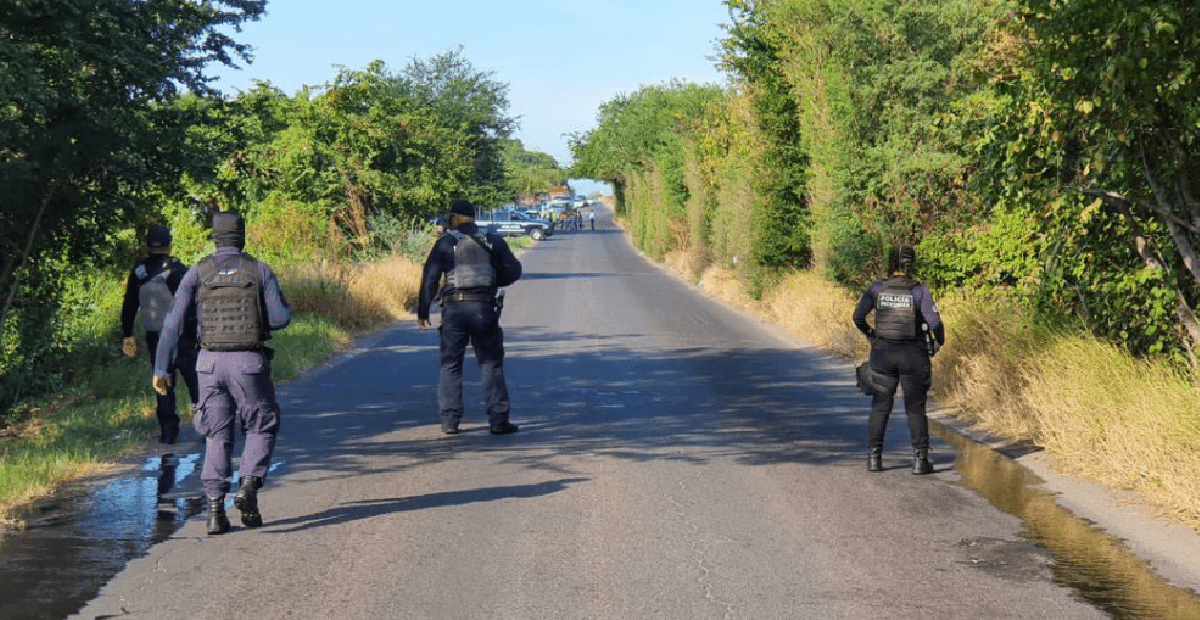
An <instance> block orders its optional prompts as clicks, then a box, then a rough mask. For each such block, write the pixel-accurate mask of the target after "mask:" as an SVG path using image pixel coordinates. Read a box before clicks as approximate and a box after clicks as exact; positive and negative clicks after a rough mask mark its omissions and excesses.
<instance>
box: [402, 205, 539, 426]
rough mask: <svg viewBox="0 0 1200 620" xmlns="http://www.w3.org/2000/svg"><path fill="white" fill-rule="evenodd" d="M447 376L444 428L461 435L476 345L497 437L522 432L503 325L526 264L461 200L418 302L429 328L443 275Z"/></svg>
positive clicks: (441, 389)
mask: <svg viewBox="0 0 1200 620" xmlns="http://www.w3.org/2000/svg"><path fill="white" fill-rule="evenodd" d="M443 274H445V275H446V284H445V288H444V289H443V290H442V293H441V299H442V324H441V327H439V328H438V331H439V332H440V335H441V375H440V379H439V386H438V407H439V409H440V412H441V418H442V432H443V433H445V434H447V435H456V434H458V432H459V428H458V426H459V423H460V422H461V421H462V417H463V395H462V368H463V357H464V355H465V354H466V351H467V344H468V343H470V344H471V346H472V347H474V349H475V359H476V360H478V361H479V368H480V370H481V372H482V375H483V389H484V392H485V393H486V394H487V416H488V426H489V427H490V430H491V433H492V434H493V435H507V434H509V433H515V432H517V425H516V424H513V423H512V422H510V421H509V419H508V416H509V409H510V403H509V398H508V384H507V383H505V381H504V332H503V330H501V329H500V310H501V307H502V304H503V299H504V298H503V296H498V292H499V289H500V287H503V286H508V285H510V284H512V283H513V282H516V281H517V280H518V279H519V278H520V277H521V263H520V261H518V260H517V257H516V256H514V255H513V253H512V250H511V249H509V247H508V244H507V243H505V241H504V238H503V237H501V236H500V235H498V234H495V233H488V234H483V233H481V232H480V231H479V228H478V227H477V226H476V225H475V206H474V205H472V204H471V203H470V202H468V201H466V200H459V201H457V202H455V203H454V204H453V205H452V206H451V207H450V229H449V231H448V232H447V233H446V234H445V235H442V237H441V238H439V239H438V241H437V243H435V244H434V246H433V249H432V250H430V251H429V257H428V258H427V259H426V260H425V267H424V269H423V273H422V277H421V291H420V296H419V298H418V301H417V325H418V326H420V328H421V329H422V330H426V329H429V325H430V324H429V306H430V304H431V302H432V300H433V299H434V297H435V295H437V292H438V287H439V285H440V282H441V279H442V275H443Z"/></svg>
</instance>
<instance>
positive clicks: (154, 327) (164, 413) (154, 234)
mask: <svg viewBox="0 0 1200 620" xmlns="http://www.w3.org/2000/svg"><path fill="white" fill-rule="evenodd" d="M145 242H146V257H145V258H143V259H142V260H139V261H138V262H137V264H135V265H134V266H133V268H132V269H130V271H129V277H128V278H126V280H125V299H124V301H123V303H122V304H121V335H122V336H123V338H122V340H121V351H122V352H123V353H124V354H125V357H128V358H134V357H137V351H138V345H137V338H134V336H133V324H134V320H135V319H136V318H137V315H138V313H139V312H140V313H141V315H142V327H143V328H144V329H145V332H146V350H147V351H148V352H149V353H150V366H151V367H153V366H154V365H155V360H156V353H157V352H158V336H159V332H160V331H162V327H163V321H164V320H165V319H166V318H167V312H169V311H170V310H171V305H172V304H173V303H174V301H175V291H176V290H177V289H178V288H179V282H180V281H181V280H183V276H184V274H186V273H187V270H188V268H187V266H186V265H184V264H183V263H182V262H180V261H179V259H178V258H175V257H174V256H171V229H169V228H167V227H166V226H152V227H150V230H149V231H148V232H147V233H146V238H145ZM196 349H197V345H196V315H195V314H194V313H191V314H188V315H187V316H186V317H185V322H184V328H183V333H182V334H181V335H180V338H179V348H178V354H177V356H176V360H175V366H174V367H168V368H167V370H168V371H169V375H170V376H171V377H172V378H173V377H174V376H175V370H176V369H178V370H179V374H181V375H183V380H184V383H186V384H187V386H188V392H190V393H191V397H192V404H193V405H195V404H196V402H197V398H198V394H199V392H198V389H197V387H196ZM155 400H156V401H157V402H156V403H155V408H154V410H155V415H156V417H157V418H158V427H159V436H158V441H159V442H160V443H164V444H173V443H175V441H176V440H177V439H178V438H179V412H178V408H177V405H176V400H175V388H174V386H171V387H169V388H168V389H167V393H166V394H158V393H156V394H155Z"/></svg>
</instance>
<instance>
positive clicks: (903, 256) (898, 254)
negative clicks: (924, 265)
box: [888, 245, 917, 273]
mask: <svg viewBox="0 0 1200 620" xmlns="http://www.w3.org/2000/svg"><path fill="white" fill-rule="evenodd" d="M916 262H917V250H916V249H915V248H913V246H911V245H897V246H894V247H892V251H891V252H889V253H888V273H895V272H897V271H904V272H909V271H912V266H913V263H916Z"/></svg>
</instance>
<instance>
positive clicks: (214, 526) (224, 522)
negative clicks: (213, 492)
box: [208, 494, 229, 536]
mask: <svg viewBox="0 0 1200 620" xmlns="http://www.w3.org/2000/svg"><path fill="white" fill-rule="evenodd" d="M228 531H229V518H228V517H226V516H225V495H224V494H222V495H220V496H219V497H209V498H208V535H209V536H216V535H218V534H224V533H225V532H228Z"/></svg>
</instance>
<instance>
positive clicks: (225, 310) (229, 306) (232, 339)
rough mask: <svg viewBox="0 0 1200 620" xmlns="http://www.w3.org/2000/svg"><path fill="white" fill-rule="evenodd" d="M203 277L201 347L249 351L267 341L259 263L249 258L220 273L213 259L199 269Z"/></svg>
mask: <svg viewBox="0 0 1200 620" xmlns="http://www.w3.org/2000/svg"><path fill="white" fill-rule="evenodd" d="M196 269H197V271H198V272H199V276H200V346H202V347H204V348H205V349H208V350H209V351H248V350H252V349H257V348H260V347H262V345H263V343H265V342H266V340H267V330H266V327H265V325H264V321H263V310H262V301H261V299H262V296H261V292H260V290H261V288H262V286H261V284H260V282H259V279H258V261H256V260H254V259H253V258H252V257H250V256H247V255H246V254H241V255H239V256H238V257H237V260H236V262H233V264H232V266H226V267H225V268H223V269H221V270H217V267H216V264H215V263H214V262H213V257H211V256H210V257H208V258H205V259H204V260H202V261H200V264H198V265H196Z"/></svg>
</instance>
